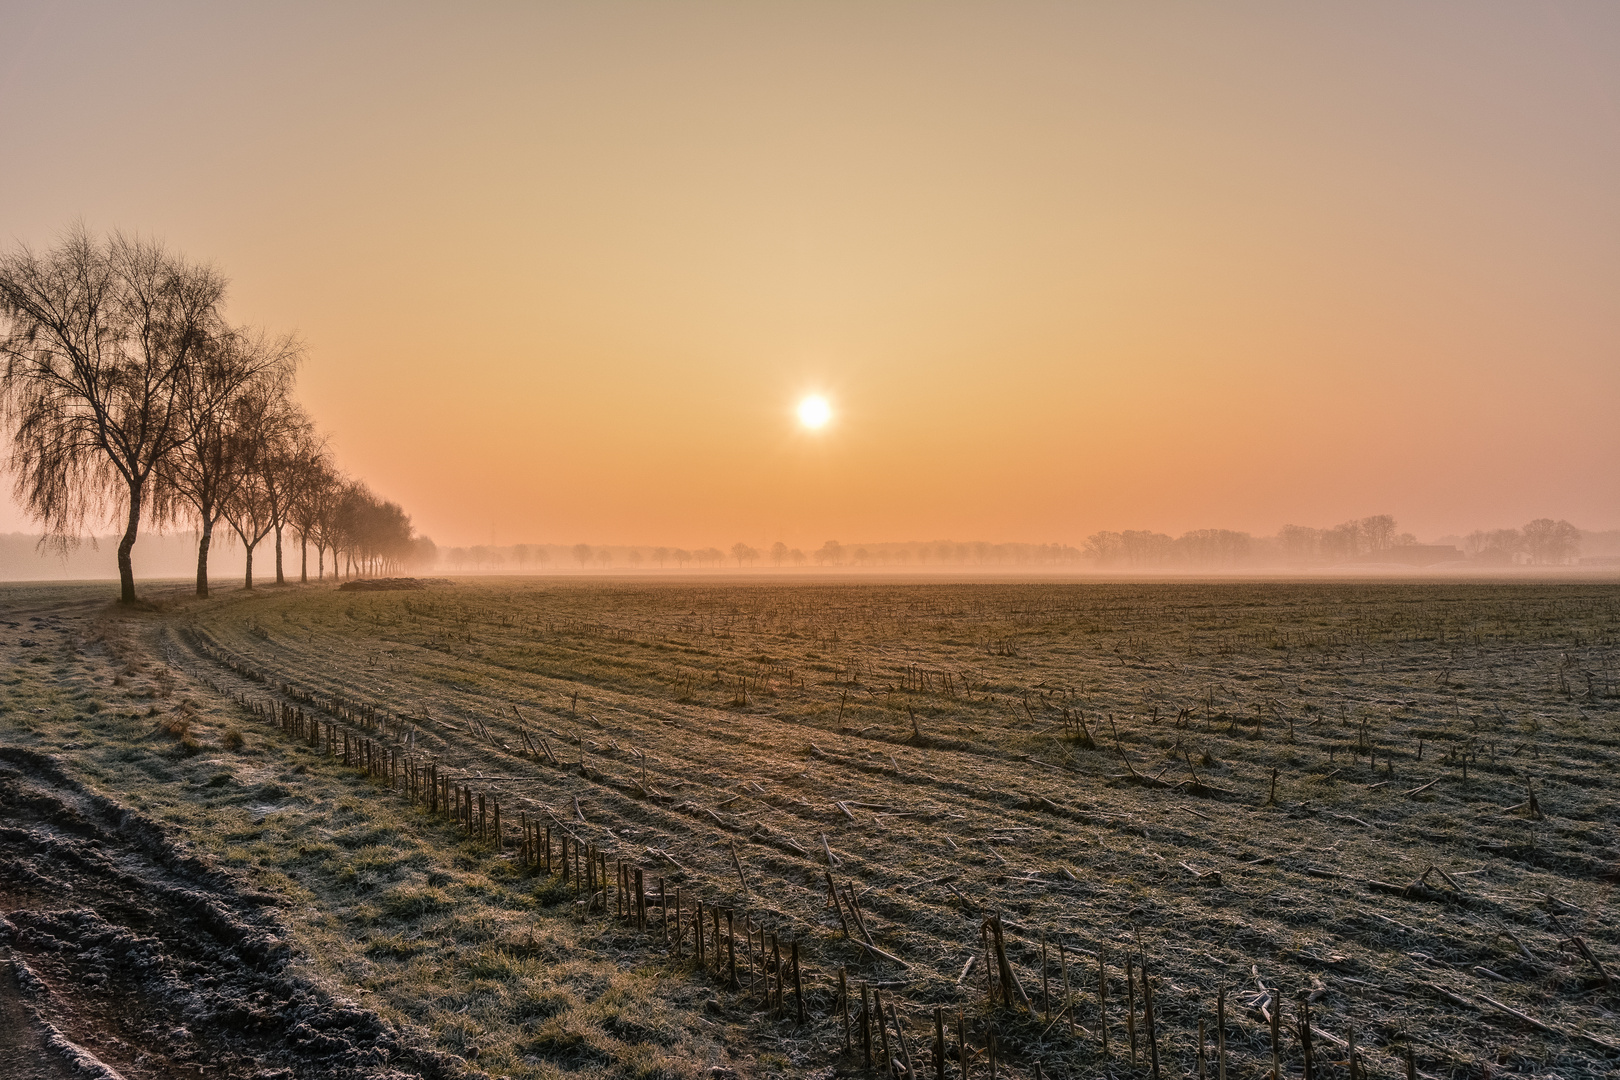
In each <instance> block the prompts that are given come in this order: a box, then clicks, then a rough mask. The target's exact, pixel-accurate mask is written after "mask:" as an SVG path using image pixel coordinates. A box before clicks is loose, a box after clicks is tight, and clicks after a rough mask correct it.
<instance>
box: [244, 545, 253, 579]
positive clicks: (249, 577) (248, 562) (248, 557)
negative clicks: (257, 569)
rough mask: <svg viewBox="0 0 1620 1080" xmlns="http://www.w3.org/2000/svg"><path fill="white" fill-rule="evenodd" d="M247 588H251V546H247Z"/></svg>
mask: <svg viewBox="0 0 1620 1080" xmlns="http://www.w3.org/2000/svg"><path fill="white" fill-rule="evenodd" d="M245 546H246V547H247V587H248V588H250V589H251V588H253V545H252V544H247V545H245Z"/></svg>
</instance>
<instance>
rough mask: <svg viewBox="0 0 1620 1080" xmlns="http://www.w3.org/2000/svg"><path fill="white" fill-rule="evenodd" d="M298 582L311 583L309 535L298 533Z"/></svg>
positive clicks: (302, 583)
mask: <svg viewBox="0 0 1620 1080" xmlns="http://www.w3.org/2000/svg"><path fill="white" fill-rule="evenodd" d="M298 584H300V585H308V584H309V537H307V536H305V535H304V534H303V533H299V534H298Z"/></svg>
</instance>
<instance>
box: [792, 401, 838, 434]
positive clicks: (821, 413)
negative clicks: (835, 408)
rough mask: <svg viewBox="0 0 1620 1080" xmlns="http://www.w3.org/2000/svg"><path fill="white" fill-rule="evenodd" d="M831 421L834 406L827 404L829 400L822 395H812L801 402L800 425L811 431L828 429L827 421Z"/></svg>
mask: <svg viewBox="0 0 1620 1080" xmlns="http://www.w3.org/2000/svg"><path fill="white" fill-rule="evenodd" d="M831 419H832V406H831V405H829V404H827V399H826V398H824V397H822V396H821V395H819V394H811V395H810V396H809V397H807V398H805V399H804V400H803V401H801V402H799V423H800V424H803V425H804V426H805V427H807V428H809V429H810V430H811V431H815V430H816V429H817V428H823V427H826V426H827V421H829V420H831Z"/></svg>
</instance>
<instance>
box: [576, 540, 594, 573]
mask: <svg viewBox="0 0 1620 1080" xmlns="http://www.w3.org/2000/svg"><path fill="white" fill-rule="evenodd" d="M574 561H575V562H577V563H579V568H580V569H581V570H583V569H585V568H586V567H588V566H590V565H591V545H589V544H575V545H574Z"/></svg>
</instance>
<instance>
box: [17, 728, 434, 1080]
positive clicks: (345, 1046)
mask: <svg viewBox="0 0 1620 1080" xmlns="http://www.w3.org/2000/svg"><path fill="white" fill-rule="evenodd" d="M0 822H3V823H4V824H3V825H0V950H4V952H5V953H6V954H7V957H8V959H9V961H10V962H9V963H8V964H7V967H8V968H9V969H10V970H8V971H7V972H6V973H5V976H4V978H5V982H4V984H3V985H0V1025H3V1026H4V1028H5V1029H6V1030H5V1033H4V1034H3V1035H0V1052H3V1051H5V1050H8V1049H9V1050H12V1051H18V1050H27V1051H31V1054H32V1060H34V1061H35V1062H36V1063H37V1064H36V1065H34V1066H30V1067H32V1068H34V1069H35V1075H37V1076H38V1077H40V1078H42V1080H44V1078H53V1077H55V1076H58V1075H70V1076H83V1075H84V1073H82V1072H76V1071H74V1069H73V1068H72V1066H71V1065H69V1064H68V1063H67V1062H66V1059H64V1058H62V1057H61V1056H60V1055H59V1054H56V1053H54V1052H51V1053H50V1055H49V1056H48V1057H45V1058H41V1057H39V1056H38V1051H39V1048H40V1047H41V1046H42V1045H43V1044H44V1042H45V1041H46V1039H47V1033H46V1032H45V1031H44V1030H43V1029H42V1027H41V1024H40V1023H38V1022H37V1021H36V1019H35V1018H36V1017H37V1018H38V1019H39V1020H43V1021H45V1022H47V1023H49V1024H50V1025H53V1026H54V1027H55V1028H56V1029H58V1030H59V1031H60V1033H61V1035H62V1036H63V1037H65V1038H66V1039H67V1040H71V1042H72V1043H75V1044H78V1046H79V1047H82V1048H83V1049H84V1050H86V1051H88V1052H89V1053H90V1054H93V1055H94V1056H95V1057H96V1058H99V1059H100V1060H101V1061H102V1062H104V1063H105V1064H106V1065H107V1066H109V1067H111V1068H112V1069H114V1070H116V1073H117V1074H119V1075H122V1076H123V1077H126V1078H128V1080H147V1078H151V1080H159V1078H170V1077H182V1076H196V1077H202V1078H207V1077H252V1078H262V1080H272V1078H289V1080H290V1078H293V1077H311V1078H314V1077H337V1078H351V1077H352V1078H356V1080H359V1078H366V1080H388V1078H395V1077H403V1076H406V1075H414V1076H423V1077H439V1076H449V1075H451V1074H450V1073H449V1072H447V1071H446V1070H445V1069H444V1068H443V1067H442V1064H443V1063H442V1061H441V1060H440V1058H439V1056H438V1055H437V1054H436V1053H434V1052H431V1051H426V1052H424V1051H421V1050H417V1049H414V1048H411V1047H409V1046H407V1045H404V1044H403V1043H402V1042H401V1041H400V1039H399V1038H398V1036H397V1035H396V1033H395V1032H394V1031H393V1030H392V1029H391V1028H390V1027H389V1026H388V1025H386V1024H385V1023H383V1022H382V1021H380V1020H379V1019H378V1018H377V1017H376V1016H375V1014H373V1013H371V1012H369V1011H367V1010H363V1009H359V1008H356V1007H355V1006H353V1005H351V1004H348V1003H345V1002H342V1001H340V1000H336V999H333V998H332V997H331V996H330V995H328V994H327V993H325V992H324V991H322V990H319V989H317V988H315V987H312V986H310V985H308V984H307V983H305V982H304V981H303V980H301V979H299V978H297V977H296V976H294V975H292V974H290V973H289V972H288V971H287V960H288V957H289V952H290V950H288V948H287V946H286V945H285V944H284V943H283V941H282V936H283V935H282V930H281V927H280V925H279V922H278V919H277V916H276V912H275V909H274V908H273V907H270V906H267V905H269V904H271V903H273V902H274V899H275V898H273V897H267V896H264V895H262V894H256V893H253V892H252V891H251V890H245V889H242V888H239V887H238V886H237V885H236V883H235V882H234V881H232V880H231V879H230V878H229V877H228V876H227V875H225V874H223V873H221V872H220V871H217V870H214V869H211V868H209V867H207V866H205V865H203V864H202V863H201V862H199V861H198V860H196V859H195V858H193V857H192V856H190V855H188V854H186V853H185V852H184V851H183V850H182V849H180V848H178V847H176V846H175V845H174V844H173V843H172V842H171V841H170V840H169V839H168V837H167V836H166V835H165V833H164V831H163V829H162V828H161V827H160V826H159V825H157V824H156V823H155V822H153V821H151V820H150V819H148V818H146V817H144V816H143V815H141V814H140V813H138V812H135V811H132V810H130V809H128V808H125V807H122V806H120V805H119V804H117V803H115V802H113V801H112V800H109V799H107V798H105V797H103V796H100V795H97V794H95V793H94V792H91V791H89V790H87V789H86V788H85V787H83V786H82V785H81V784H79V783H77V782H76V781H74V780H72V779H71V778H69V777H68V776H67V775H66V774H65V773H64V772H63V770H62V768H61V766H60V765H59V763H58V762H56V761H55V760H54V759H53V758H50V757H48V756H45V755H42V754H38V753H35V752H33V751H29V750H23V749H18V748H11V747H0ZM19 1016H20V1017H23V1018H25V1019H26V1020H27V1023H25V1024H23V1025H16V1024H13V1023H5V1022H4V1021H6V1020H7V1019H9V1018H16V1017H19ZM0 1060H15V1059H0ZM24 1060H29V1059H27V1058H25V1059H24ZM58 1064H61V1066H62V1067H63V1068H67V1070H68V1071H67V1072H65V1073H63V1072H61V1071H60V1069H58ZM401 1068H404V1069H406V1070H408V1072H402V1071H400V1070H401ZM53 1070H56V1071H53ZM7 1075H17V1074H14V1073H10V1072H8V1073H7ZM21 1075H23V1076H27V1075H29V1074H27V1073H23V1074H21Z"/></svg>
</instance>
